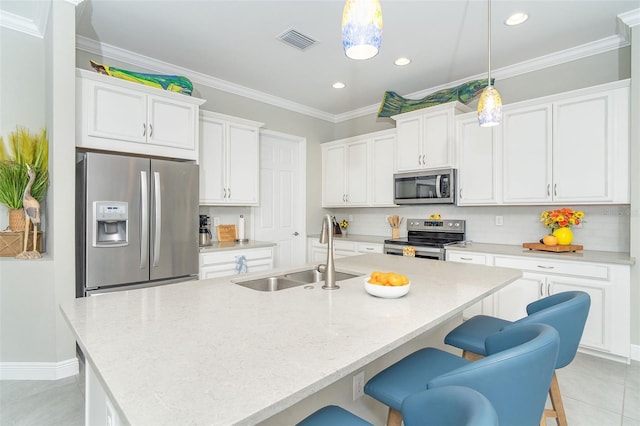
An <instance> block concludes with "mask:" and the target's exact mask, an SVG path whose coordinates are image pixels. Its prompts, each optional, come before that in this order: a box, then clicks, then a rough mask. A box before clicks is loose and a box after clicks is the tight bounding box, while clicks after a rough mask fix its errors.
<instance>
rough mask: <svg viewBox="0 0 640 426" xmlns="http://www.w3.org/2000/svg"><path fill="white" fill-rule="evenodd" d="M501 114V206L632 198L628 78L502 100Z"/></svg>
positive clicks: (625, 199) (621, 201) (627, 199)
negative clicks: (509, 101) (555, 93)
mask: <svg viewBox="0 0 640 426" xmlns="http://www.w3.org/2000/svg"><path fill="white" fill-rule="evenodd" d="M503 114H504V115H503V124H502V146H503V179H502V181H503V201H504V203H505V204H541V203H554V204H566V203H612V202H613V203H628V202H629V184H628V180H629V160H628V156H629V88H628V82H617V83H612V84H608V85H604V86H599V87H597V88H590V89H584V90H580V91H576V92H571V93H568V94H563V95H562V96H555V97H549V98H544V99H542V100H535V101H528V102H523V103H519V104H513V105H506V106H505V107H504V113H503Z"/></svg>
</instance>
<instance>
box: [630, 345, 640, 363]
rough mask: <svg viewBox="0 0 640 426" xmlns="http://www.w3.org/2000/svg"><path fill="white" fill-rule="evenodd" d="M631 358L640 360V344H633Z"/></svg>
mask: <svg viewBox="0 0 640 426" xmlns="http://www.w3.org/2000/svg"><path fill="white" fill-rule="evenodd" d="M631 360H632V361H640V345H631Z"/></svg>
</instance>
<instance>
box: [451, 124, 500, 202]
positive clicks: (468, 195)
mask: <svg viewBox="0 0 640 426" xmlns="http://www.w3.org/2000/svg"><path fill="white" fill-rule="evenodd" d="M456 139H457V143H458V149H457V153H458V197H457V203H458V205H460V206H464V205H491V204H497V203H499V202H500V190H501V185H500V167H498V165H499V164H500V158H501V156H500V138H499V137H498V133H497V131H496V130H495V127H480V126H479V125H478V116H477V114H476V113H475V112H474V113H469V114H464V115H461V116H459V117H458V118H457V120H456Z"/></svg>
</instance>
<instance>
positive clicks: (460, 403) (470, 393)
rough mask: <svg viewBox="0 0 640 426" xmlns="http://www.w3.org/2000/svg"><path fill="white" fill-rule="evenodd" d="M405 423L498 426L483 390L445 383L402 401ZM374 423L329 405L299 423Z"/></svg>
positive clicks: (324, 425) (331, 425)
mask: <svg viewBox="0 0 640 426" xmlns="http://www.w3.org/2000/svg"><path fill="white" fill-rule="evenodd" d="M402 413H403V414H404V424H405V426H498V414H496V410H494V409H493V406H492V405H491V403H490V402H489V400H488V399H487V398H485V397H484V396H483V395H482V394H481V393H480V392H477V391H475V390H473V389H470V388H465V387H462V386H444V387H441V388H435V389H429V390H425V391H422V392H418V393H416V394H414V395H411V396H410V397H408V398H407V399H405V400H404V402H403V403H402ZM366 425H371V423H368V422H366V421H364V420H362V419H361V418H360V417H358V416H355V415H353V414H352V413H350V412H348V411H347V410H345V409H343V408H340V407H337V406H335V405H329V406H327V407H324V408H321V409H320V410H318V411H316V412H315V413H313V414H311V415H310V416H309V417H307V418H306V419H304V420H303V421H302V422H300V423H298V425H297V426H366Z"/></svg>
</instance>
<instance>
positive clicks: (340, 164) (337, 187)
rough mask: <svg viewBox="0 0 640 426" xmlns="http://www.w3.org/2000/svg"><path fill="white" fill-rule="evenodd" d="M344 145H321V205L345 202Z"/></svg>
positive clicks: (327, 205) (334, 204)
mask: <svg viewBox="0 0 640 426" xmlns="http://www.w3.org/2000/svg"><path fill="white" fill-rule="evenodd" d="M345 156H346V146H345V145H334V146H329V147H324V146H323V147H322V176H323V185H322V206H323V207H329V206H343V205H344V204H345V202H346V193H345V190H344V182H345Z"/></svg>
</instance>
